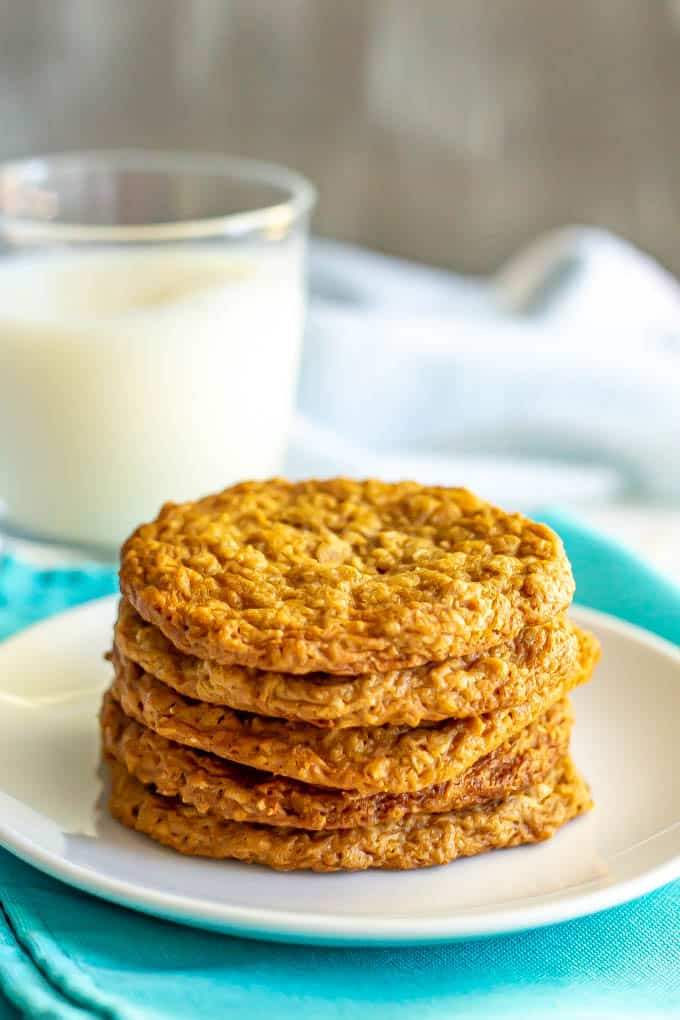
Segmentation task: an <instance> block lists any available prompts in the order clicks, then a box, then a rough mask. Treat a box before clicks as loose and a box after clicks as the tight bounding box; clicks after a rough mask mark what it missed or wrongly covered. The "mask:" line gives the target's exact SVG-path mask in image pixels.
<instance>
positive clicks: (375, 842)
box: [109, 758, 592, 872]
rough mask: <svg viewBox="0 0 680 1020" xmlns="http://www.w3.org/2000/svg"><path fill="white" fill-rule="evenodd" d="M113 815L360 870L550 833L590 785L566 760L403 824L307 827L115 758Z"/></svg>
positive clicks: (256, 854)
mask: <svg viewBox="0 0 680 1020" xmlns="http://www.w3.org/2000/svg"><path fill="white" fill-rule="evenodd" d="M111 768H112V773H113V776H112V779H113V783H112V792H111V798H110V802H109V806H110V810H111V813H112V815H113V816H114V817H115V818H117V819H118V820H119V821H120V822H122V823H123V825H126V826H128V827H129V828H131V829H136V830H137V831H138V832H143V833H145V834H146V835H147V836H150V837H151V838H152V839H155V840H157V841H158V842H159V843H163V844H164V845H165V846H168V847H172V848H173V849H174V850H179V851H180V853H183V854H192V855H196V856H199V857H214V858H235V859H236V860H239V861H246V862H248V863H256V864H265V865H267V866H268V867H270V868H275V869H276V870H279V871H292V870H300V869H311V870H312V871H319V872H326V871H361V870H364V869H365V868H389V869H393V870H394V869H402V870H403V869H408V868H423V867H428V866H430V865H435V864H447V863H448V862H449V861H453V860H455V859H456V858H458V857H469V856H472V855H473V854H480V853H484V852H485V851H487V850H494V849H500V848H505V847H512V846H519V845H520V844H523V843H537V842H540V841H541V840H545V839H549V838H550V837H551V836H552V835H553V834H554V833H555V832H556V830H557V829H558V828H559V827H560V826H561V825H564V824H565V822H567V821H569V819H571V818H574V817H575V816H576V815H578V814H581V813H582V812H584V811H587V810H588V809H589V808H590V807H591V806H592V801H591V799H590V792H589V790H588V786H587V784H586V783H585V781H584V780H583V778H582V777H581V776H580V775H579V773H578V772H577V771H576V770H575V768H574V766H573V764H572V763H571V761H570V760H569V759H568V758H567V759H565V760H563V761H562V762H561V763H560V764H559V765H558V766H557V767H556V768H555V769H554V770H553V772H552V773H551V774H550V775H549V776H547V777H546V780H545V781H544V782H542V783H537V784H536V785H535V786H533V787H530V788H529V789H528V790H526V791H525V792H523V793H518V794H515V795H514V796H512V797H508V798H507V799H506V800H502V801H494V802H491V803H489V804H484V805H480V806H478V807H474V808H469V809H467V810H463V811H451V812H446V813H444V814H436V815H432V814H421V815H408V816H407V817H406V818H404V819H402V820H401V822H400V823H399V824H398V825H377V826H373V827H370V828H359V829H334V830H331V831H329V832H309V831H307V830H304V829H292V828H291V829H288V828H275V827H272V826H267V825H251V824H248V823H244V822H233V821H225V820H224V819H222V818H218V817H216V816H214V815H202V814H199V813H198V811H196V809H195V808H193V807H191V806H190V805H188V804H183V803H182V802H181V801H180V800H179V799H178V798H173V797H163V796H161V795H160V794H158V793H156V792H154V791H153V790H152V789H151V788H150V787H146V786H144V785H143V784H142V783H140V782H139V780H138V779H135V778H134V777H133V776H131V775H130V773H129V772H126V771H125V769H124V768H123V767H122V766H121V765H118V764H117V763H113V764H112V766H111Z"/></svg>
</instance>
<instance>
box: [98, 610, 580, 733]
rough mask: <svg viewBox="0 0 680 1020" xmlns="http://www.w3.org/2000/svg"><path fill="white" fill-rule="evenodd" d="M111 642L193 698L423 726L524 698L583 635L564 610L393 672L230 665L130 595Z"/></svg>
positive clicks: (547, 680)
mask: <svg viewBox="0 0 680 1020" xmlns="http://www.w3.org/2000/svg"><path fill="white" fill-rule="evenodd" d="M115 643H116V646H117V647H118V649H119V650H120V651H121V652H122V653H123V655H125V656H126V657H127V658H128V659H132V660H133V661H134V662H136V663H138V664H139V665H140V666H141V667H142V668H143V669H144V670H145V672H147V673H150V674H151V676H155V677H157V679H159V680H162V681H163V683H165V684H168V686H169V687H172V688H174V690H176V691H179V692H180V694H185V695H187V696H188V697H190V698H195V699H196V700H197V701H206V702H209V703H211V704H214V705H227V706H229V707H230V708H236V709H239V710H241V711H244V712H256V713H258V714H260V715H271V716H277V717H279V718H282V719H297V720H299V721H300V722H308V723H311V724H312V725H315V726H383V725H385V724H386V723H389V724H391V725H393V726H399V725H404V726H418V724H419V723H421V722H438V721H439V720H441V719H453V718H456V719H462V718H465V717H466V716H470V715H481V714H482V713H484V712H492V711H494V710H495V709H497V708H507V707H509V706H512V705H519V704H521V703H522V702H524V701H526V699H527V697H528V696H529V694H531V693H533V692H538V691H541V690H542V689H543V688H544V687H550V686H553V685H554V684H555V683H557V682H558V681H559V680H561V679H563V678H564V677H565V676H567V674H568V673H569V672H571V671H572V670H573V669H575V668H576V665H577V661H578V641H577V638H576V632H575V630H574V627H573V625H572V624H571V623H570V622H569V621H568V620H566V619H565V617H564V616H558V617H556V618H555V619H553V620H549V621H548V622H547V623H545V624H537V625H535V626H532V627H525V628H524V630H522V631H520V633H519V634H518V635H517V636H516V637H515V638H512V639H511V640H510V641H509V642H507V643H506V644H504V645H499V646H498V647H497V648H494V649H492V650H491V651H484V652H480V653H479V654H477V655H472V656H467V657H465V658H459V659H447V660H445V661H444V662H440V663H426V664H425V665H422V666H414V667H412V668H411V669H397V670H391V671H390V672H388V673H365V674H363V675H362V676H357V677H337V676H333V675H332V674H330V673H307V674H306V675H305V676H296V675H294V674H292V673H277V672H268V671H264V670H259V669H255V668H253V667H248V666H235V665H234V666H228V665H224V664H223V663H218V662H212V661H210V660H207V659H198V658H196V657H195V656H193V655H186V654H185V653H184V652H180V651H178V650H177V649H176V648H175V647H174V646H173V645H172V644H171V642H170V641H168V639H167V638H166V637H165V635H164V634H163V633H162V632H161V631H160V630H159V629H158V628H157V627H155V626H154V625H153V624H151V623H147V621H146V620H144V619H142V617H141V616H139V614H138V613H137V612H136V611H135V609H134V608H133V607H132V606H131V605H130V603H129V602H128V601H127V600H126V599H122V600H121V603H120V607H119V614H118V621H117V623H116V629H115Z"/></svg>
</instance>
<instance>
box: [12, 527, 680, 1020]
mask: <svg viewBox="0 0 680 1020" xmlns="http://www.w3.org/2000/svg"><path fill="white" fill-rule="evenodd" d="M542 516H543V519H547V520H548V522H549V523H551V524H553V525H554V526H555V527H557V528H558V530H559V531H560V532H561V534H562V535H563V537H564V539H565V542H566V545H567V550H568V552H569V555H570V557H571V559H572V562H573V565H574V570H575V574H576V578H577V585H578V598H579V601H581V602H582V603H584V604H585V605H590V606H594V607H596V608H598V609H602V610H604V611H607V612H610V613H614V614H616V615H619V616H621V617H623V618H625V619H627V620H631V621H632V622H634V623H637V624H639V625H641V626H643V627H647V628H649V629H651V630H654V631H656V632H657V633H659V634H662V635H663V636H664V637H666V638H669V639H671V640H673V641H676V642H678V643H680V592H679V591H678V590H676V589H675V588H674V587H673V586H672V585H671V584H670V583H668V582H666V581H664V580H663V579H661V578H659V577H658V576H656V575H655V574H654V573H653V572H652V571H650V570H649V569H648V568H647V567H646V566H644V565H643V564H641V563H640V562H638V561H637V560H636V559H634V558H633V557H631V556H629V555H628V554H626V553H625V552H623V551H622V550H621V549H619V548H618V547H617V546H614V545H612V544H610V543H609V542H607V541H606V540H603V539H601V538H598V537H596V536H593V535H592V534H590V533H588V532H585V531H583V530H582V529H581V528H580V527H578V526H577V525H575V524H573V523H572V522H570V521H568V520H565V519H563V518H560V517H559V516H558V515H555V514H544V515H542ZM18 569H19V568H17V567H16V566H13V565H11V564H9V565H8V564H5V567H4V570H3V572H2V573H1V574H0V599H1V606H0V628H4V630H5V632H6V631H7V630H8V620H9V621H11V626H13V627H16V626H17V624H18V623H19V622H20V621H19V620H18V618H17V616H16V614H14V615H8V614H11V613H12V605H13V604H14V605H18V602H14V601H13V592H12V586H13V583H14V582H13V580H12V579H13V577H15V576H17V575H16V574H15V573H14V572H15V571H16V570H18ZM58 581H59V578H58V576H57V575H50V581H49V584H48V585H44V584H41V583H40V581H39V579H38V580H36V581H35V584H34V586H33V587H32V588H31V587H27V586H26V584H24V588H23V593H24V597H25V596H26V594H27V592H30V591H31V590H32V591H33V599H34V601H33V603H32V605H31V606H27V607H26V608H27V610H30V611H29V612H28V616H30V618H34V617H35V615H36V613H38V612H45V611H47V612H49V611H51V610H53V609H54V608H56V606H57V602H58V601H59V599H58V598H57V596H56V595H55V591H56V590H57V588H58V587H59V585H58ZM66 581H67V585H66V588H65V589H64V590H65V591H68V593H69V594H68V596H67V597H68V599H69V600H70V601H78V599H79V596H80V595H81V594H84V596H85V597H90V596H91V595H92V594H93V593H97V594H99V593H101V592H102V591H103V590H107V589H109V588H112V587H113V577H112V575H108V576H107V575H106V574H104V573H101V572H99V573H97V574H95V575H90V574H87V573H85V576H84V577H83V586H82V588H81V587H80V585H79V584H78V583H76V582H75V579H74V577H73V576H69V577H67V578H66ZM24 582H26V578H24ZM46 593H47V597H46V598H45V595H46ZM41 600H42V601H41ZM3 617H4V619H3ZM453 866H454V867H455V865H453ZM0 903H1V906H2V910H1V911H0V988H2V989H3V990H4V992H5V995H6V997H7V999H9V1000H11V1001H12V1002H13V1003H14V1004H15V1005H16V1006H17V1007H19V1008H20V1009H21V1010H22V1011H23V1012H24V1013H25V1014H26V1015H27V1016H30V1017H33V1018H38V1017H39V1018H41V1020H53V1018H54V1020H81V1018H85V1017H102V1016H105V1017H110V1018H115V1020H142V1018H149V1020H152V1018H161V1017H163V1018H169V1020H191V1018H194V1017H196V1018H199V1017H200V1018H201V1020H213V1018H222V1017H224V1018H228V1020H246V1018H247V1020H252V1018H253V1017H257V1018H260V1017H261V1018H262V1020H268V1018H270V1017H271V1018H272V1020H345V1018H346V1020H350V1018H351V1020H365V1018H366V1020H402V1018H404V1020H405V1018H409V1020H411V1018H414V1017H418V1020H452V1018H467V1017H469V1018H480V1020H481V1018H488V1017H494V1016H499V1017H500V1016H502V1017H503V1018H504V1020H513V1018H521V1020H533V1018H544V1017H546V1016H555V1017H564V1018H567V1017H568V1018H569V1020H578V1018H585V1017H588V1018H593V1020H594V1018H597V1020H602V1018H605V1017H618V1018H621V1017H630V1018H632V1017H635V1018H636V1020H637V1018H641V1017H664V1018H668V1017H672V1016H678V1015H680V882H676V883H673V884H671V885H669V886H666V887H665V888H663V889H660V890H658V891H657V892H655V893H652V894H651V895H649V896H646V897H644V898H643V899H641V900H638V901H636V902H633V903H630V904H627V905H625V906H621V907H617V908H615V909H613V910H610V911H607V912H605V913H601V914H598V915H595V916H593V917H590V918H584V919H581V920H578V921H573V922H569V923H566V924H562V925H557V926H554V927H550V928H545V929H542V930H537V931H533V932H527V933H524V934H519V935H513V936H506V937H502V938H492V939H487V940H480V941H476V942H467V943H458V944H452V945H448V946H431V947H420V948H413V949H370V950H368V949H356V950H353V949H320V948H312V947H301V946H285V945H276V944H271V943H257V942H249V941H246V940H241V939H236V938H230V937H227V936H221V935H214V934H207V933H204V932H200V931H194V930H191V929H188V928H182V927H180V926H176V925H172V924H168V923H165V922H161V921H155V920H153V919H150V918H148V917H144V916H142V915H141V914H136V913H134V912H133V911H127V910H124V909H122V908H119V907H114V906H110V905H109V904H107V903H104V902H101V901H99V900H97V899H95V898H93V897H89V896H87V895H85V894H82V893H76V892H74V891H72V890H71V889H69V888H68V887H67V886H65V885H61V884H60V883H58V882H56V881H54V880H52V879H49V878H47V877H45V876H44V875H41V874H40V873H38V872H37V871H34V870H33V869H31V868H30V867H28V866H26V865H25V864H22V863H20V862H19V861H18V860H15V859H14V858H13V857H11V856H10V855H9V854H6V853H3V852H0ZM14 1015H15V1014H13V1013H12V1012H11V1009H10V1007H9V1005H7V1006H6V1013H3V1012H2V1007H1V1006H0V1020H6V1018H9V1017H12V1016H14Z"/></svg>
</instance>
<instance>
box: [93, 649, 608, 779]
mask: <svg viewBox="0 0 680 1020" xmlns="http://www.w3.org/2000/svg"><path fill="white" fill-rule="evenodd" d="M578 633H579V643H580V649H581V651H580V662H579V668H578V669H577V670H576V671H575V672H574V673H572V674H570V676H569V677H568V678H567V679H566V680H565V681H563V682H561V683H559V684H556V685H555V686H554V687H551V688H550V689H548V690H546V691H542V692H541V693H540V694H533V695H531V696H530V697H529V698H528V699H527V701H526V702H525V703H524V704H523V705H517V706H515V707H514V708H503V709H498V710H497V711H495V712H489V713H487V714H486V715H482V716H474V717H471V718H468V719H457V720H455V719H454V720H447V721H445V722H441V723H434V724H425V725H423V726H419V727H416V728H415V729H412V728H410V727H405V726H378V727H368V728H367V727H357V728H355V729H330V730H325V729H319V728H318V727H315V726H310V725H309V724H307V723H299V722H290V721H286V720H283V719H269V718H267V717H265V716H260V715H248V714H246V713H242V712H235V711H233V709H229V708H222V707H219V706H216V705H205V704H202V703H201V702H198V701H193V700H191V699H189V698H185V697H183V695H181V694H178V693H177V692H176V691H173V690H172V689H171V688H169V687H167V686H166V685H165V684H163V683H161V681H160V680H156V679H155V677H152V676H150V675H149V674H148V673H144V672H143V670H142V669H141V668H140V667H139V666H137V664H136V663H134V662H132V661H131V660H130V659H126V658H125V657H124V656H122V655H121V654H120V652H119V651H118V650H117V649H114V652H113V663H114V667H115V678H114V682H113V685H112V687H111V693H112V695H113V697H114V698H115V699H116V701H118V702H119V704H120V705H121V707H122V709H123V711H124V712H125V714H126V715H128V716H130V717H131V718H133V719H136V721H137V722H139V723H141V724H142V725H144V726H147V727H148V728H149V729H152V730H154V731H155V732H156V733H159V734H160V735H161V736H162V737H166V738H167V739H169V740H175V741H176V742H177V743H180V744H185V745H186V746H188V747H194V748H198V749H200V750H203V751H210V752H211V753H213V754H216V755H218V757H220V758H227V759H229V760H230V761H237V762H239V763H240V764H242V765H250V766H251V767H253V768H257V769H261V770H263V771H265V772H273V773H274V774H276V775H284V776H289V777H290V778H292V779H299V780H300V781H301V782H303V783H311V784H313V785H315V786H330V787H333V788H335V789H343V790H345V789H349V790H357V791H359V792H361V793H381V792H390V793H405V792H409V791H414V790H421V789H422V788H423V787H425V786H433V785H434V784H435V783H441V782H446V781H448V780H450V779H455V778H456V777H457V776H459V775H461V773H462V772H464V771H465V770H466V769H467V768H469V767H470V766H471V765H473V764H474V762H476V761H477V759H478V758H481V757H483V756H484V755H485V754H489V753H490V752H491V751H493V750H495V749H496V748H497V747H498V746H499V745H500V744H502V743H504V742H505V741H506V740H510V739H511V738H512V737H513V736H514V735H515V734H516V733H518V732H519V731H520V730H522V729H524V727H525V726H528V725H529V724H530V723H532V722H533V721H534V720H535V719H537V718H538V717H539V716H540V715H542V714H543V713H544V712H546V711H547V709H548V708H549V707H550V705H552V704H554V703H555V702H556V701H559V700H561V699H562V698H563V697H564V696H565V694H567V693H568V691H569V690H571V689H572V688H573V687H575V686H577V685H578V684H580V683H583V682H585V681H586V680H588V679H589V678H590V675H591V673H592V670H593V667H594V663H595V661H596V658H597V654H598V645H597V641H596V640H595V638H593V637H591V636H590V635H588V634H586V633H584V632H583V631H579V632H578Z"/></svg>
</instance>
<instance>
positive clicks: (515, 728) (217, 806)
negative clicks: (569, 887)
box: [101, 479, 598, 871]
mask: <svg viewBox="0 0 680 1020" xmlns="http://www.w3.org/2000/svg"><path fill="white" fill-rule="evenodd" d="M120 581H121V591H122V599H121V603H120V611H119V616H118V620H117V622H116V626H115V634H114V645H113V652H112V656H111V658H112V662H113V665H114V670H115V676H114V680H113V683H112V685H111V687H110V689H109V690H108V691H107V693H106V694H105V696H104V703H103V706H102V712H101V728H102V738H103V749H104V755H105V757H106V759H107V760H108V761H109V762H110V763H111V770H112V792H111V800H110V807H111V811H112V813H113V814H114V816H115V817H116V818H118V819H119V820H120V821H121V822H122V823H123V824H125V825H127V826H129V827H131V828H133V829H136V830H138V831H140V832H143V833H146V834H147V835H148V836H150V837H152V838H153V839H156V840H158V841H159V842H161V843H164V844H166V845H167V846H169V847H173V848H174V849H176V850H179V851H180V852H182V853H186V854H197V855H201V856H206V857H216V858H236V859H238V860H241V861H248V862H255V863H260V864H265V865H269V866H270V867H273V868H277V869H281V870H292V869H300V868H310V869H312V870H314V871H337V870H359V869H363V868H370V867H375V868H417V867H425V866H428V865H433V864H443V863H446V862H448V861H452V860H454V859H455V858H457V857H463V856H469V855H471V854H477V853H481V852H483V851H485V850H491V849H494V848H501V847H512V846H517V845H519V844H522V843H533V842H537V841H539V840H544V839H547V838H548V837H550V836H551V835H553V833H554V832H555V831H556V830H557V829H558V828H559V827H560V826H561V825H563V824H564V823H565V822H567V821H568V820H569V819H570V818H573V817H574V816H576V815H578V814H580V813H581V812H583V811H586V810H587V809H588V808H589V807H590V806H591V800H590V795H589V791H588V787H587V785H586V784H585V782H584V780H583V779H582V778H581V776H580V775H579V773H578V772H577V771H576V770H575V768H574V766H573V764H572V762H571V760H570V758H569V738H570V731H571V725H572V710H571V706H570V703H569V700H568V697H567V695H568V692H569V691H570V690H572V689H573V688H574V687H576V686H577V685H578V684H581V683H583V682H584V681H586V680H588V679H589V678H590V676H591V673H592V671H593V668H594V665H595V663H596V660H597V657H598V646H597V642H596V640H595V638H593V637H592V636H591V635H589V634H587V633H585V632H583V631H581V630H579V628H578V627H576V626H575V625H574V624H572V623H571V622H570V621H569V620H568V619H567V617H566V616H565V612H566V610H567V608H568V606H569V604H570V602H571V599H572V595H573V590H574V583H573V578H572V573H571V568H570V566H569V562H568V560H567V558H566V555H565V553H564V550H563V547H562V544H561V542H560V540H559V538H558V537H557V536H556V535H555V534H554V533H553V532H552V531H550V529H549V528H547V527H545V526H544V525H541V524H536V523H534V522H532V521H529V520H527V519H526V518H524V517H522V516H520V515H519V514H508V513H505V512H503V511H501V510H499V509H497V508H495V507H493V506H490V505H489V504H488V503H485V502H483V501H482V500H480V499H478V498H477V497H475V496H473V495H472V494H471V493H469V492H467V491H466V490H464V489H451V488H434V487H425V486H421V485H417V484H415V483H412V482H403V483H398V484H394V485H389V484H385V483H382V482H376V481H365V482H359V481H351V480H347V479H334V480H331V481H308V482H302V483H295V484H294V483H290V482H286V481H282V480H273V481H268V482H250V483H243V484H241V485H236V486H234V487H232V488H230V489H227V490H225V491H224V492H222V493H219V494H218V495H215V496H209V497H206V498H203V499H200V500H198V501H196V502H193V503H185V504H182V505H175V504H171V503H169V504H166V505H165V506H164V507H163V508H162V510H161V512H160V514H159V515H158V517H157V518H156V520H155V521H153V522H151V523H150V524H145V525H142V526H141V527H140V528H138V530H137V531H135V532H134V534H133V535H132V536H131V537H130V538H129V539H128V541H127V542H126V543H125V545H124V546H123V550H122V560H121V572H120Z"/></svg>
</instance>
